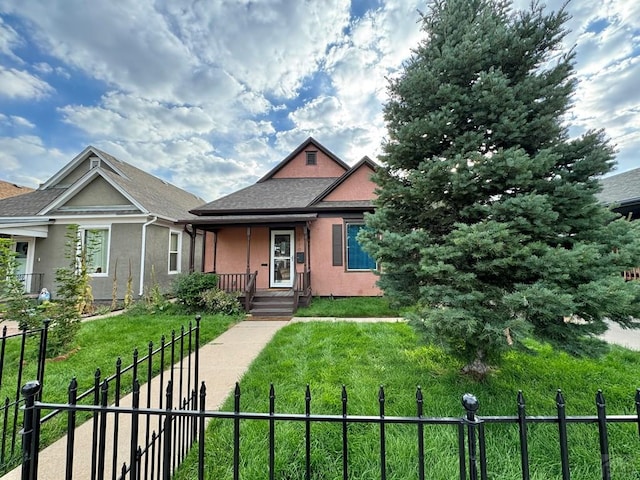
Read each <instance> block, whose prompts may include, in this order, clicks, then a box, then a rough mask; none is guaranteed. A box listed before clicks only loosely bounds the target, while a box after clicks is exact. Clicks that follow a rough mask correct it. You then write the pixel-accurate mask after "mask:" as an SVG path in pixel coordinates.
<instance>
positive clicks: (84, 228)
mask: <svg viewBox="0 0 640 480" xmlns="http://www.w3.org/2000/svg"><path fill="white" fill-rule="evenodd" d="M92 230H106V232H107V251H106V259H105V265H104V268H103V269H102V270H103V271H102V272H92V271H89V269H88V268H87V273H88V274H89V275H90V276H92V277H107V276H108V275H109V261H110V256H111V225H81V226H80V227H79V228H78V234H79V235H80V248H85V249H86V248H88V246H87V245H86V241H87V233H88V232H91V231H92ZM87 256H89V252H88V250H87ZM87 267H88V265H87Z"/></svg>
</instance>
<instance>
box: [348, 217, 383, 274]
mask: <svg viewBox="0 0 640 480" xmlns="http://www.w3.org/2000/svg"><path fill="white" fill-rule="evenodd" d="M362 228H366V227H365V225H364V224H362V223H347V235H346V236H347V270H374V269H375V268H376V262H375V260H374V259H373V258H372V257H371V256H370V255H369V254H368V253H367V252H365V251H364V250H363V249H362V246H360V244H359V243H358V240H357V237H358V232H359V231H360V230H361V229H362Z"/></svg>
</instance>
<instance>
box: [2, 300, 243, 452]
mask: <svg viewBox="0 0 640 480" xmlns="http://www.w3.org/2000/svg"><path fill="white" fill-rule="evenodd" d="M237 320H238V319H237V318H236V319H234V318H231V317H227V316H223V315H204V316H203V317H202V320H201V322H200V342H201V344H205V343H206V342H208V341H210V340H212V339H213V338H215V337H217V336H218V335H220V334H221V333H222V332H224V331H225V330H227V329H228V328H229V326H230V325H232V324H233V323H235V322H236V321H237ZM189 322H192V324H193V325H194V326H195V319H194V316H193V315H127V314H126V313H125V314H122V315H118V316H114V317H109V318H104V319H99V320H93V321H89V322H83V323H82V324H81V328H80V331H79V333H78V336H77V338H76V341H75V344H74V346H73V347H72V348H71V349H70V352H69V353H68V354H67V355H64V356H61V357H58V358H55V359H48V360H47V361H46V364H45V374H44V382H43V385H42V389H43V390H42V391H43V401H45V402H48V403H67V399H68V388H69V384H70V382H71V379H72V378H73V377H76V380H77V382H78V394H80V393H82V392H84V391H86V390H88V389H90V388H91V387H93V385H94V379H95V373H96V370H97V369H100V371H101V378H102V379H104V378H106V377H108V376H110V375H112V374H114V373H115V371H116V360H117V359H118V357H121V359H122V367H123V368H124V367H126V366H128V365H130V364H132V363H133V351H134V349H137V350H138V352H139V358H142V357H143V356H145V355H147V353H148V348H149V342H153V348H154V349H156V348H158V347H159V346H160V341H161V337H162V336H163V335H164V336H165V343H167V342H169V341H170V340H171V335H172V331H175V334H176V337H179V335H180V333H181V328H182V327H184V328H185V331H187V330H188V328H189ZM194 340H195V338H194ZM187 341H188V340H185V344H184V353H185V354H187V353H188V352H187V349H188V343H187ZM38 343H39V336H34V337H28V338H27V355H26V356H25V360H24V362H23V365H24V373H23V377H22V381H21V384H22V385H24V384H25V383H26V382H28V381H30V380H34V379H36V367H37V348H38ZM19 347H20V339H19V338H17V339H11V340H8V341H7V345H6V352H5V364H4V369H3V372H2V373H3V382H2V388H1V389H0V395H1V397H0V398H2V399H4V398H5V397H9V398H10V400H11V401H14V400H15V396H16V381H17V365H18V363H19ZM169 352H170V351H169V350H167V358H166V360H165V368H166V366H168V365H169V356H168V355H169ZM175 355H176V360H177V357H178V355H179V347H178V348H176V351H175ZM156 357H158V356H157V355H156ZM159 366H160V363H159V359H158V358H156V360H155V362H154V364H153V366H152V368H153V371H154V374H155V373H158V372H159ZM146 375H147V364H146V363H145V364H141V365H140V367H139V370H138V377H139V378H140V379H146ZM141 383H142V380H141ZM131 384H132V379H131V374H130V373H128V374H126V375H123V380H122V390H123V391H124V392H128V391H131V389H132V387H131ZM113 389H114V386H113V384H112V385H110V392H113ZM92 400H93V396H91V397H89V403H91V401H92ZM46 413H48V412H45V414H46ZM79 417H81V415H79ZM18 422H19V425H22V412H20V414H19V417H18ZM2 423H3V420H2V418H0V428H1V427H2ZM7 423H8V424H9V425H8V426H9V428H10V427H11V425H12V424H13V418H12V416H10V418H9V419H8V422H7ZM65 433H66V415H58V416H57V417H55V418H54V419H52V420H51V421H49V422H46V423H45V424H44V426H43V428H42V437H41V446H46V445H48V444H50V443H51V442H52V441H54V440H56V439H57V438H60V437H61V436H62V435H64V434H65ZM19 445H20V439H18V449H17V453H18V454H19V455H20V446H19Z"/></svg>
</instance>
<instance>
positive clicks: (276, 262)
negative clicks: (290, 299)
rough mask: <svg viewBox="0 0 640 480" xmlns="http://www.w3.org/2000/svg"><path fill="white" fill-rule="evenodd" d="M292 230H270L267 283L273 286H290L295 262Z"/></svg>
mask: <svg viewBox="0 0 640 480" xmlns="http://www.w3.org/2000/svg"><path fill="white" fill-rule="evenodd" d="M294 245H295V243H294V235H293V230H272V231H271V268H270V269H269V270H270V275H269V285H270V286H271V287H274V288H291V287H292V286H293V275H294V274H295V270H294V268H295V263H294V262H293V250H294V248H293V247H294Z"/></svg>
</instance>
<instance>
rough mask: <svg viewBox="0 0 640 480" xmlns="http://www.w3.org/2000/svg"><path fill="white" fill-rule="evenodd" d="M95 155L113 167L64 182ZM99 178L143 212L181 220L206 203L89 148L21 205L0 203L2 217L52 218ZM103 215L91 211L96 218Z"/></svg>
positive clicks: (96, 169)
mask: <svg viewBox="0 0 640 480" xmlns="http://www.w3.org/2000/svg"><path fill="white" fill-rule="evenodd" d="M92 156H95V157H98V158H99V159H100V162H105V165H106V166H108V167H109V168H103V167H102V166H96V167H95V168H92V169H88V170H87V172H86V173H85V174H84V175H82V176H81V177H80V178H79V179H77V180H75V181H73V183H72V184H71V185H63V184H62V183H61V182H62V181H63V180H64V179H65V178H67V176H68V175H69V174H70V173H71V172H73V171H74V170H75V169H76V168H77V167H78V166H80V165H81V164H82V163H83V162H85V161H86V160H87V159H88V158H89V157H92ZM98 177H102V178H103V179H104V180H105V181H106V182H108V183H109V184H110V185H111V186H112V187H113V188H114V189H116V190H117V191H118V192H119V193H120V194H122V195H123V196H124V197H125V198H127V199H128V200H129V201H131V206H132V207H133V208H134V209H135V210H136V211H137V212H139V213H145V214H150V215H158V216H159V217H163V218H167V219H170V220H177V219H179V218H184V216H185V214H186V212H187V211H188V210H189V209H191V208H193V207H195V206H197V205H201V204H202V202H203V200H202V199H201V198H199V197H197V196H196V195H193V194H191V193H189V192H187V191H185V190H182V189H180V188H178V187H176V186H174V185H171V184H169V183H167V182H165V181H163V180H161V179H159V178H158V177H155V176H153V175H151V174H149V173H146V172H144V171H142V170H140V169H138V168H136V167H134V166H133V165H130V164H128V163H126V162H123V161H121V160H118V159H117V158H115V157H114V156H112V155H110V154H108V153H106V152H104V151H102V150H99V149H97V148H95V147H93V146H88V147H87V148H85V149H84V150H83V151H82V152H81V153H80V154H79V155H77V156H76V157H75V158H74V159H73V160H71V162H69V163H68V164H67V165H65V166H64V167H63V168H62V169H61V170H60V171H59V172H57V173H56V174H54V175H53V176H52V177H51V178H50V179H49V180H47V182H45V183H44V184H43V185H42V186H41V187H40V188H39V189H38V190H36V191H34V192H31V193H27V194H24V195H21V196H20V197H19V198H20V201H19V202H17V201H10V200H11V199H5V200H0V216H3V217H4V216H6V217H16V216H25V217H27V216H41V215H49V216H51V215H52V214H54V213H55V211H56V209H57V208H59V207H60V206H62V205H63V204H64V203H65V202H66V201H68V200H69V199H71V198H73V196H74V195H75V194H77V193H78V192H80V191H82V189H83V188H84V187H85V186H86V185H88V184H89V183H90V182H91V181H92V180H95V179H96V178H98ZM100 213H101V212H95V211H92V212H91V214H94V215H98V214H100ZM102 213H104V212H102ZM112 213H113V212H112Z"/></svg>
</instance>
